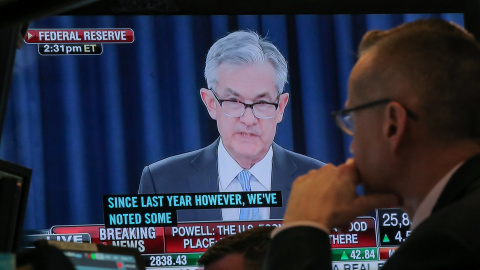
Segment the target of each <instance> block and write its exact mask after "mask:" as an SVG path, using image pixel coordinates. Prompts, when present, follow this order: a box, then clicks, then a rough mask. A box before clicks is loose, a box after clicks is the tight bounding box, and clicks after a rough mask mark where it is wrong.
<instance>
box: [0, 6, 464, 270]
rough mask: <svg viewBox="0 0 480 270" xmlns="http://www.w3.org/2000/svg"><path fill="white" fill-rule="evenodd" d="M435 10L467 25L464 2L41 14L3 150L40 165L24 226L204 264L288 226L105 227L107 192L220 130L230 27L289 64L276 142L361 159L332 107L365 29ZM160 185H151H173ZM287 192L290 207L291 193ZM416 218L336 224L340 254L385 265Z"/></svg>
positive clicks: (26, 50)
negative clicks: (222, 44) (424, 8)
mask: <svg viewBox="0 0 480 270" xmlns="http://www.w3.org/2000/svg"><path fill="white" fill-rule="evenodd" d="M430 17H437V18H444V19H447V20H449V21H453V22H455V23H457V24H459V25H462V26H463V24H464V22H463V14H460V13H448V14H337V15H313V14H298V15H294V14H288V15H286V14H282V15H280V14H274V15H164V16H160V15H159V16H148V15H143V16H133V15H132V16H72V15H69V16H54V17H47V18H42V19H38V20H35V21H32V22H31V23H30V25H29V27H28V31H27V33H26V35H25V42H24V44H23V45H22V48H21V49H20V50H18V51H17V55H16V59H15V65H14V70H13V77H12V87H11V92H10V97H9V102H8V107H7V113H6V118H5V122H4V128H3V130H4V131H3V134H2V140H1V148H0V157H1V158H4V159H8V160H12V161H15V162H18V163H22V164H26V165H27V166H30V167H32V168H33V176H32V185H31V193H30V198H29V204H28V208H27V215H26V222H25V228H27V229H30V230H40V231H39V232H38V233H44V234H43V235H42V234H37V235H36V236H35V237H37V238H45V237H48V238H53V239H57V240H63V241H78V242H82V241H92V242H96V243H104V244H112V245H118V246H129V247H136V248H138V249H139V250H140V251H141V252H142V253H143V254H144V258H145V260H146V263H147V266H150V267H166V268H168V267H172V266H175V267H179V266H182V267H187V266H188V267H190V268H192V269H196V260H197V259H198V257H199V256H200V255H201V253H202V252H203V251H204V250H205V249H206V248H207V247H208V246H210V245H211V244H213V243H214V242H216V241H217V240H218V239H220V238H223V237H225V236H226V235H229V234H234V233H237V232H240V231H243V230H245V229H248V228H251V227H255V226H281V220H280V219H279V218H278V217H274V216H273V214H271V215H269V216H267V218H262V220H260V221H238V220H227V219H225V218H222V216H221V215H216V216H213V218H203V219H202V218H200V219H197V218H191V219H189V218H185V219H182V221H184V222H186V223H179V224H178V225H177V226H174V227H165V228H163V227H157V228H155V227H133V228H105V227H104V226H103V224H104V222H105V221H104V216H103V205H102V202H103V196H104V195H106V194H109V195H114V194H119V195H121V194H122V195H124V194H137V192H138V191H139V185H140V178H141V176H142V171H143V172H144V173H145V171H144V168H145V166H147V165H149V164H152V163H154V162H156V161H159V160H162V159H165V158H168V157H172V156H176V155H179V154H183V153H186V152H190V151H195V150H198V149H201V148H204V147H207V146H208V145H210V144H212V143H214V142H215V141H216V140H217V139H218V137H219V132H218V129H219V128H220V127H218V126H217V123H216V122H215V121H214V120H212V118H211V115H210V114H209V112H208V110H207V108H206V107H205V105H204V103H203V102H202V98H201V94H200V89H202V88H204V89H206V88H209V86H208V85H207V83H206V82H205V78H204V69H205V60H206V56H207V53H208V51H209V48H210V47H211V46H212V44H214V43H215V41H217V40H218V39H220V38H222V37H224V36H226V35H227V34H228V33H231V32H234V31H237V30H251V31H255V32H257V33H258V34H260V35H261V36H263V37H266V39H267V40H269V41H271V42H272V43H273V44H274V45H275V46H276V47H277V48H278V50H279V51H280V53H281V54H282V55H283V56H284V57H285V59H286V61H287V63H288V68H289V69H288V83H287V84H286V87H285V92H286V93H288V94H289V101H288V103H287V104H286V107H285V112H284V114H283V119H282V121H281V123H279V124H278V126H277V130H276V134H275V139H274V141H275V142H276V144H278V145H279V146H281V147H282V149H287V150H290V151H293V152H296V153H300V154H302V155H306V156H308V157H311V158H314V159H317V160H319V161H322V162H325V163H334V164H339V163H342V162H343V161H344V160H345V159H346V158H348V157H350V156H351V154H350V150H349V145H350V141H351V139H350V138H349V137H347V136H345V135H343V134H342V133H341V130H340V129H338V128H337V127H336V126H335V123H334V121H333V119H332V118H331V114H330V113H331V111H333V110H338V109H342V108H343V105H344V102H345V100H346V97H347V82H348V76H349V73H350V70H351V68H352V67H353V65H354V63H355V61H356V59H357V53H356V49H357V45H358V43H359V41H360V39H361V37H362V35H363V34H364V33H365V32H366V31H368V30H372V29H380V30H385V29H389V28H392V27H394V26H396V25H399V24H401V23H403V22H408V21H413V20H416V19H419V18H430ZM64 32H65V34H64ZM29 39H31V40H30V41H29ZM87 39H88V40H87ZM40 41H43V42H40ZM38 43H40V44H38ZM252 109H253V107H252ZM274 153H275V150H274ZM202 166H203V165H202ZM181 170H182V169H180V168H179V169H177V172H176V173H175V175H176V174H177V173H178V175H183V174H182V173H183V172H182V171H181ZM163 177H165V178H169V177H172V175H165V176H163ZM198 178H202V175H201V174H199V176H198ZM216 180H217V179H214V181H215V185H214V187H217V186H218V184H217V182H216ZM271 181H272V183H273V182H274V181H275V179H274V178H273V177H272V179H271ZM174 184H175V183H173V182H172V185H174ZM272 185H273V184H272ZM202 187H203V186H202ZM185 188H186V190H185V191H184V192H216V191H218V189H217V190H205V189H203V188H200V187H199V188H198V190H197V189H194V190H193V191H192V190H189V189H188V190H187V186H185ZM176 190H177V189H175V192H176ZM272 190H274V189H272ZM153 191H154V192H144V193H157V194H165V193H172V191H168V190H153ZM179 192H180V191H179ZM359 192H362V190H359ZM282 196H283V203H284V204H286V202H287V199H288V194H287V193H285V192H282ZM271 209H274V208H271ZM217 210H218V209H217ZM179 211H184V212H183V213H186V212H187V211H193V212H195V213H196V211H216V210H215V209H214V210H211V209H210V210H179ZM218 211H220V210H218ZM270 211H271V212H270V213H273V212H272V211H274V210H270ZM179 213H180V212H179ZM193 215H195V214H193ZM278 215H279V217H280V218H281V216H282V213H278ZM405 215H406V214H404V213H403V212H401V211H400V210H398V209H386V210H379V211H378V212H377V213H375V214H372V215H371V216H366V217H359V218H358V219H356V220H355V221H354V222H352V224H351V228H350V229H351V230H350V231H349V232H348V233H345V234H341V233H333V234H332V235H331V236H330V238H331V242H332V247H333V248H334V252H333V254H332V256H334V261H335V262H334V263H335V264H336V265H337V266H338V267H341V268H339V269H347V268H345V267H346V266H345V265H347V267H351V268H350V269H377V268H379V265H380V264H381V261H382V260H385V259H386V258H388V256H390V255H391V253H392V252H393V250H394V249H395V246H396V245H397V244H398V243H401V242H402V241H404V239H405V238H406V237H408V234H409V232H408V226H409V224H410V221H409V220H408V216H405ZM179 216H180V214H179ZM219 217H220V218H219ZM85 234H88V236H89V237H87V236H85ZM382 248H386V249H382ZM382 254H383V255H382ZM385 254H386V255H385ZM367 266H368V267H371V268H366V267H367ZM355 267H357V268H355ZM360 267H364V268H360Z"/></svg>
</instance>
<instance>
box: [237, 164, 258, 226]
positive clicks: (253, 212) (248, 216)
mask: <svg viewBox="0 0 480 270" xmlns="http://www.w3.org/2000/svg"><path fill="white" fill-rule="evenodd" d="M251 178H252V174H251V173H250V172H249V171H246V170H243V171H241V172H240V173H239V174H238V175H237V179H238V181H239V182H240V185H242V189H243V191H252V189H251V187H250V179H251ZM239 219H240V220H259V219H262V218H261V217H260V211H259V209H258V208H241V209H240V217H239Z"/></svg>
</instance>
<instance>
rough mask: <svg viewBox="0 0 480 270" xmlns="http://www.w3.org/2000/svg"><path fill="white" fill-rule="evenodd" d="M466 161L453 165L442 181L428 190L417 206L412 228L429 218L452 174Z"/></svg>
mask: <svg viewBox="0 0 480 270" xmlns="http://www.w3.org/2000/svg"><path fill="white" fill-rule="evenodd" d="M463 163H464V162H460V163H459V164H457V165H456V166H455V167H453V168H452V169H451V170H450V171H449V172H448V173H447V174H445V175H444V176H443V177H442V179H440V181H438V183H437V184H436V185H435V186H434V187H433V188H432V189H431V190H430V191H429V192H428V194H427V196H425V198H424V199H423V201H422V202H421V203H420V205H419V206H418V208H417V211H415V214H414V215H413V218H412V219H411V220H412V225H411V226H410V230H412V231H413V230H414V229H415V228H416V227H417V226H418V225H420V223H422V222H423V221H424V220H425V219H427V218H428V217H429V216H430V214H431V213H432V210H433V207H434V206H435V204H436V203H437V201H438V198H439V197H440V194H442V191H443V190H444V189H445V186H446V185H447V184H448V181H450V178H452V175H453V174H454V173H455V172H456V171H457V170H458V168H460V166H462V164H463Z"/></svg>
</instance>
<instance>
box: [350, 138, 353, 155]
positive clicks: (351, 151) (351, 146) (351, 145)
mask: <svg viewBox="0 0 480 270" xmlns="http://www.w3.org/2000/svg"><path fill="white" fill-rule="evenodd" d="M350 153H352V154H353V140H352V142H351V143H350Z"/></svg>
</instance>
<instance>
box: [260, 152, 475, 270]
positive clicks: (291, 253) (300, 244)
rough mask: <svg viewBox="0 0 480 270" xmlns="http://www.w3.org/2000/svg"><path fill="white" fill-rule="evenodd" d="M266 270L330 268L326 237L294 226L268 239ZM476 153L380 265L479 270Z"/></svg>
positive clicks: (319, 232)
mask: <svg viewBox="0 0 480 270" xmlns="http://www.w3.org/2000/svg"><path fill="white" fill-rule="evenodd" d="M270 247H271V249H270V250H269V253H268V255H267V259H266V265H265V266H266V267H265V269H276V270H277V269H331V251H330V243H329V237H328V235H327V234H326V233H324V232H323V231H320V230H318V229H315V228H312V227H296V228H291V229H287V230H285V231H282V232H280V233H279V234H278V235H276V236H275V237H274V238H273V239H272V243H271V245H270ZM479 255H480V156H475V157H473V158H471V159H469V160H468V161H467V162H465V164H463V166H461V167H460V168H459V169H458V170H457V171H456V172H455V173H454V175H453V176H452V178H451V180H450V181H449V182H448V184H447V186H446V187H445V189H444V190H443V192H442V194H441V195H440V198H439V199H438V201H437V203H436V204H435V207H434V209H433V211H432V214H431V216H430V217H429V218H427V219H426V220H425V221H424V222H422V223H421V224H420V225H419V226H418V227H417V228H416V229H415V230H414V231H413V232H412V234H411V235H410V237H409V238H408V239H407V241H405V243H404V244H403V245H401V246H400V247H399V249H398V250H397V251H396V252H395V253H394V254H393V255H392V257H391V258H390V259H389V260H388V261H387V263H386V264H385V265H384V267H383V268H382V270H393V269H432V270H433V269H435V270H439V269H480V262H479V261H480V257H479Z"/></svg>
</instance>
